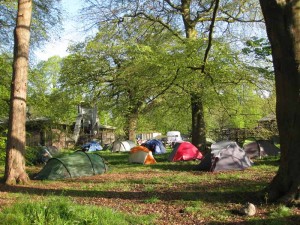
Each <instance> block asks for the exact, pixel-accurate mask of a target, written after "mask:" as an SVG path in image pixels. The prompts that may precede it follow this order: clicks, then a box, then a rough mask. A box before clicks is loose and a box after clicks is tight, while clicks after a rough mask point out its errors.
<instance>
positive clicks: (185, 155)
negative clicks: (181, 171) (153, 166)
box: [169, 141, 203, 162]
mask: <svg viewBox="0 0 300 225" xmlns="http://www.w3.org/2000/svg"><path fill="white" fill-rule="evenodd" d="M202 157H203V156H202V153H201V152H200V151H199V150H198V149H197V148H196V147H195V146H194V145H193V144H192V143H190V142H188V141H183V142H177V143H176V144H175V146H174V148H173V151H172V152H171V154H170V155H169V161H171V162H175V161H188V160H195V159H202Z"/></svg>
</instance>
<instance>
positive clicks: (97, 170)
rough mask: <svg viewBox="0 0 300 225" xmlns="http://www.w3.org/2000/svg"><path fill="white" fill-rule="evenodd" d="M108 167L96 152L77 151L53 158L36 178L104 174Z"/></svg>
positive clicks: (45, 178)
mask: <svg viewBox="0 0 300 225" xmlns="http://www.w3.org/2000/svg"><path fill="white" fill-rule="evenodd" d="M107 169H108V167H107V165H106V164H105V162H104V160H103V158H102V157H101V156H100V155H98V154H96V153H86V152H83V151H76V152H74V153H72V154H68V155H64V156H62V157H60V158H51V159H49V160H48V162H47V164H46V165H45V166H44V167H43V169H42V170H41V171H40V172H39V173H38V174H37V175H36V176H35V177H34V179H36V180H57V179H66V178H74V177H82V176H92V175H96V174H102V173H105V172H106V171H107Z"/></svg>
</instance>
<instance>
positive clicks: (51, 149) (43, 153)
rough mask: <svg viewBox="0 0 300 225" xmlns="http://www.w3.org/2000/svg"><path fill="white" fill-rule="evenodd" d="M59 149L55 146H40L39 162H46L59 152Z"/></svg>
mask: <svg viewBox="0 0 300 225" xmlns="http://www.w3.org/2000/svg"><path fill="white" fill-rule="evenodd" d="M59 153H60V152H59V150H58V148H57V147H55V146H40V148H39V150H38V153H37V163H44V164H45V163H46V162H47V161H48V160H49V159H51V158H52V157H55V156H57V155H58V154H59Z"/></svg>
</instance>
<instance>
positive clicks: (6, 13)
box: [0, 0, 61, 52]
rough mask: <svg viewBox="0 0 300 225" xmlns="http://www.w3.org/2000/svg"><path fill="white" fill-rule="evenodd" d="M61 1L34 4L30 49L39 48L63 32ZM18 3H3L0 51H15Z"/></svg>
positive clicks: (39, 1) (40, 1) (51, 0)
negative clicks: (14, 31)
mask: <svg viewBox="0 0 300 225" xmlns="http://www.w3.org/2000/svg"><path fill="white" fill-rule="evenodd" d="M58 2H60V0H34V1H33V2H32V20H31V23H32V26H31V34H30V37H31V38H30V39H31V44H30V48H34V47H39V46H40V45H41V44H42V43H44V41H47V40H50V39H51V38H53V37H58V36H59V35H58V34H59V31H60V30H61V26H60V25H61V7H60V5H59V4H57V3H58ZM17 8H18V3H17V1H1V5H0V15H1V16H0V27H1V29H0V38H1V43H0V51H1V50H5V52H8V51H10V50H11V49H13V44H14V43H13V41H12V40H13V30H14V28H15V26H16V19H15V15H16V14H17Z"/></svg>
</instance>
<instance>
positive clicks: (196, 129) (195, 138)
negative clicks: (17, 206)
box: [191, 94, 206, 150]
mask: <svg viewBox="0 0 300 225" xmlns="http://www.w3.org/2000/svg"><path fill="white" fill-rule="evenodd" d="M201 98H202V96H199V95H197V94H191V107H192V144H193V145H195V146H196V147H197V148H198V149H199V150H204V148H205V143H206V131H205V121H204V109H203V103H202V99H201Z"/></svg>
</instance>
